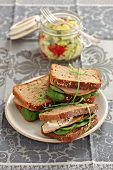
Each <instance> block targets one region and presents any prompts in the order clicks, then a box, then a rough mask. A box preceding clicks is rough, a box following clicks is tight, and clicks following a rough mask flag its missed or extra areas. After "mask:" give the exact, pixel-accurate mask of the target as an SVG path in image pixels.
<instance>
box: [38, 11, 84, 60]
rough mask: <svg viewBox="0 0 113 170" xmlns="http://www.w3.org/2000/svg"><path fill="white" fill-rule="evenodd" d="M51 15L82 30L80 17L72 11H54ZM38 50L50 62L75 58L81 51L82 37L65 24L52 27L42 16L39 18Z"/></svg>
mask: <svg viewBox="0 0 113 170" xmlns="http://www.w3.org/2000/svg"><path fill="white" fill-rule="evenodd" d="M52 13H53V14H54V15H55V16H56V17H58V18H61V19H63V20H65V21H66V22H68V23H70V24H72V25H73V26H75V27H77V28H79V29H80V30H82V29H83V25H82V22H81V19H80V16H79V15H78V14H77V13H74V12H72V11H64V10H55V11H52ZM39 48H40V51H41V54H42V55H43V56H44V57H46V58H48V59H51V60H70V59H74V58H77V57H78V56H79V55H80V54H81V52H82V50H83V37H82V36H81V35H80V34H79V33H78V32H77V31H76V30H74V29H72V28H71V27H69V26H68V25H66V24H61V25H53V24H51V23H49V22H48V21H47V20H46V18H45V17H44V16H41V18H40V31H39Z"/></svg>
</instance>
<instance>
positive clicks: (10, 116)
mask: <svg viewBox="0 0 113 170" xmlns="http://www.w3.org/2000/svg"><path fill="white" fill-rule="evenodd" d="M35 79H37V78H34V79H30V80H29V81H27V82H30V81H32V80H35ZM13 97H14V96H13V94H12V93H11V94H10V96H9V97H8V99H7V102H6V104H5V115H6V118H7V120H8V122H9V123H10V125H11V126H12V127H13V128H14V129H15V130H16V131H18V132H19V133H21V134H22V135H24V136H26V137H28V138H31V139H34V140H37V141H42V142H51V143H60V141H58V140H56V139H51V138H49V137H46V136H44V135H43V134H42V133H41V125H42V124H43V122H42V121H39V120H36V121H34V122H27V121H26V120H25V119H24V118H23V116H22V115H21V114H20V112H19V111H18V109H17V108H16V106H15V104H14V103H13V101H12V99H13ZM95 103H97V104H98V106H99V110H98V112H97V115H98V120H99V121H98V124H97V125H96V126H94V127H93V128H92V129H91V130H89V131H88V132H86V133H84V134H83V135H82V136H80V137H79V138H78V139H80V138H83V137H85V136H87V135H89V134H91V133H92V132H94V131H95V130H97V129H98V128H99V127H100V126H101V125H102V123H103V122H104V121H105V119H106V117H107V115H108V102H107V99H106V97H105V96H104V94H103V92H102V91H101V90H100V96H99V97H97V99H96V101H95Z"/></svg>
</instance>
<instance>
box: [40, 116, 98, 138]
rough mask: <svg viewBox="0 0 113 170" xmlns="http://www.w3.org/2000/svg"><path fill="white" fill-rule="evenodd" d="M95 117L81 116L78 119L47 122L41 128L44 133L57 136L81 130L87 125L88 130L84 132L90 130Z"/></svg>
mask: <svg viewBox="0 0 113 170" xmlns="http://www.w3.org/2000/svg"><path fill="white" fill-rule="evenodd" d="M95 116H96V114H95V113H92V114H91V115H89V114H88V115H82V116H78V117H71V118H69V119H64V120H59V121H57V120H56V121H55V120H54V121H51V122H47V123H45V124H44V125H43V126H42V129H43V132H44V133H51V132H54V133H55V134H57V135H65V134H67V133H69V132H70V131H72V130H73V129H77V128H81V127H83V126H85V125H87V124H88V128H87V129H86V130H85V132H86V131H88V130H89V128H90V122H91V120H92V119H93V118H94V117H95Z"/></svg>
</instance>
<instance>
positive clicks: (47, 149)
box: [0, 0, 113, 170]
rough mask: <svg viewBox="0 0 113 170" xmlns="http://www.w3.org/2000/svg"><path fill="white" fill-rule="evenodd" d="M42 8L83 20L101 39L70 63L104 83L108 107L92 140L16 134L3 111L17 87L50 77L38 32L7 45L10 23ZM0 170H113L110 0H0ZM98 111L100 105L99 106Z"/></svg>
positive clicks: (112, 7)
mask: <svg viewBox="0 0 113 170" xmlns="http://www.w3.org/2000/svg"><path fill="white" fill-rule="evenodd" d="M40 7H48V8H50V9H51V10H54V9H62V10H63V9H66V10H72V11H75V12H77V13H78V14H80V15H81V18H82V21H83V25H84V26H85V27H86V29H87V32H88V33H89V34H92V35H93V36H96V37H99V38H101V39H102V42H101V43H100V44H93V45H92V46H91V47H89V48H87V49H84V51H83V53H82V55H81V56H80V57H79V58H78V59H76V60H73V61H70V63H71V64H72V65H73V66H74V67H95V68H97V69H99V71H100V74H101V78H102V81H103V83H102V88H101V89H102V91H103V92H104V94H105V96H106V98H107V100H108V105H109V113H108V116H107V118H106V120H105V122H104V123H103V125H102V126H101V127H100V128H99V129H98V130H96V131H95V132H94V133H92V134H91V135H89V136H87V137H85V138H83V139H80V140H77V141H74V142H71V143H59V144H58V143H57V144H52V143H43V142H39V141H34V140H32V139H29V138H27V137H25V136H23V135H21V134H19V133H18V132H17V131H15V130H14V129H13V128H12V127H11V126H10V124H9V123H8V121H7V120H6V118H5V113H4V106H5V102H6V99H7V97H8V95H9V94H10V93H11V91H12V87H13V86H14V85H15V84H18V83H22V82H23V81H25V80H28V79H30V78H33V77H37V76H39V75H43V74H46V73H48V72H49V68H50V65H51V64H52V63H59V64H62V65H68V63H69V62H64V61H48V60H46V59H45V58H43V57H42V56H41V54H40V53H39V50H38V43H37V40H36V39H37V36H38V31H36V32H35V33H33V34H31V35H29V36H27V37H26V38H23V39H20V40H15V41H11V40H10V39H9V37H8V32H9V29H10V27H11V25H13V24H14V23H17V22H18V21H21V20H23V19H25V18H27V17H29V16H33V15H40ZM0 34H1V35H0V169H3V170H7V169H8V170H10V169H13V170H15V169H18V170H20V169H21V170H29V169H33V170H38V169H44V170H57V169H61V170H67V169H71V170H75V169H76V170H82V169H83V170H86V169H88V170H101V169H109V170H112V169H113V0H101V1H100V0H95V1H93V0H90V1H89V0H70V1H68V0H67V1H66V0H62V1H61V0H56V1H54V0H48V1H47V0H43V1H42V0H32V1H30V0H10V2H9V1H8V0H0ZM101 107H102V106H101Z"/></svg>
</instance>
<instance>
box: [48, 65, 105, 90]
mask: <svg viewBox="0 0 113 170" xmlns="http://www.w3.org/2000/svg"><path fill="white" fill-rule="evenodd" d="M56 68H57V70H56ZM59 69H60V70H63V71H62V72H63V73H60V76H59V75H58V74H57V72H58V70H59ZM60 70H59V72H60ZM77 70H78V69H76V71H77ZM81 71H82V72H83V73H84V72H86V73H87V74H86V75H85V74H84V75H80V88H79V89H80V90H93V89H95V90H97V89H99V88H100V87H101V84H102V81H101V79H100V75H99V71H98V70H97V69H94V68H81ZM66 73H67V78H63V75H64V77H66V75H65V74H66ZM92 73H93V74H92ZM90 74H91V75H90ZM61 75H62V77H61ZM70 77H71V78H70ZM84 77H85V79H84V80H86V81H84V80H83V81H82V79H83V78H84ZM89 80H90V81H89ZM94 80H95V82H94ZM96 80H97V81H96ZM50 83H51V84H52V85H54V86H56V87H58V88H60V87H65V88H74V89H77V87H78V75H75V74H73V73H71V72H70V71H69V69H68V67H66V66H60V65H58V64H52V65H51V70H50Z"/></svg>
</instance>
